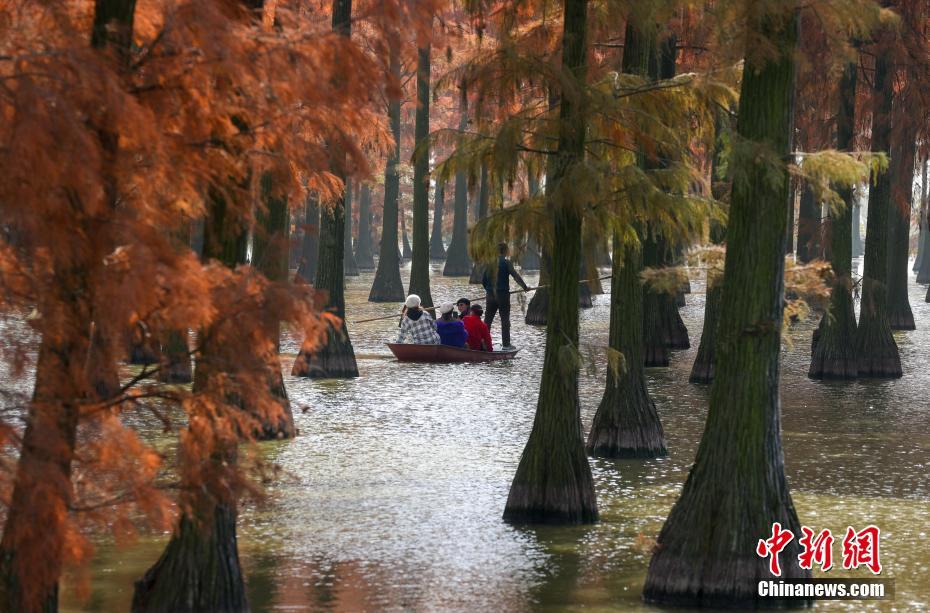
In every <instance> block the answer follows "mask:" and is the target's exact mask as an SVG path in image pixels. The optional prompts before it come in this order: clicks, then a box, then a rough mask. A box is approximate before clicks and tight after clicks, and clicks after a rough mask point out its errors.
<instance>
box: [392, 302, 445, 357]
mask: <svg viewBox="0 0 930 613" xmlns="http://www.w3.org/2000/svg"><path fill="white" fill-rule="evenodd" d="M440 340H441V339H440V338H439V334H437V333H436V322H435V321H433V318H432V317H430V315H429V314H428V313H427V312H426V311H424V310H423V309H421V308H420V297H419V296H417V295H416V294H410V295H409V296H407V300H405V301H404V314H403V316H401V318H400V333H399V334H398V335H397V342H398V343H414V344H416V345H438V344H439V341H440Z"/></svg>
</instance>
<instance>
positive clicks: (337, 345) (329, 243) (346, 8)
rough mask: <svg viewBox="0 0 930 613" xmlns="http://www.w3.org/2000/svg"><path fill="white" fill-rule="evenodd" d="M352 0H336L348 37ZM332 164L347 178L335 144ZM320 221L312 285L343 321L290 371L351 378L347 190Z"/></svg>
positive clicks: (336, 15) (339, 28) (338, 22)
mask: <svg viewBox="0 0 930 613" xmlns="http://www.w3.org/2000/svg"><path fill="white" fill-rule="evenodd" d="M351 17H352V0H333V30H334V31H335V32H338V33H339V34H341V35H342V36H345V37H347V38H348V37H349V35H350V31H351V30H350V28H351V23H352V21H351ZM333 149H334V151H333V155H332V160H331V162H330V166H331V168H332V172H333V174H334V175H336V176H337V177H339V178H340V179H342V181H343V182H345V181H346V178H347V176H346V168H345V164H346V161H345V152H344V151H339V150H337V149H338V148H337V147H333ZM320 217H321V223H320V262H319V266H318V267H317V271H316V281H315V282H314V284H313V286H314V287H315V288H316V289H317V290H318V291H325V292H326V293H327V301H326V304H327V308H328V309H329V310H330V311H331V312H332V313H334V314H335V315H336V316H337V317H338V318H339V319H340V320H341V323H340V324H339V326H338V327H330V328H329V331H328V332H327V339H326V341H327V342H326V344H325V345H323V346H322V347H319V348H310V349H312V350H308V348H301V350H300V353H299V354H298V355H297V359H296V360H294V366H293V368H292V369H291V374H292V375H293V376H295V377H310V378H313V379H349V378H352V377H357V376H358V365H357V364H356V361H355V350H354V349H353V348H352V341H351V340H350V339H349V330H348V328H347V327H346V321H345V318H346V301H345V275H344V274H343V270H342V265H343V261H344V256H343V253H342V250H343V246H344V242H343V240H344V239H343V237H344V232H345V193H343V195H342V198H337V200H336V201H335V202H334V203H332V204H331V205H330V206H327V207H325V208H324V210H323V211H322V214H321V216H320Z"/></svg>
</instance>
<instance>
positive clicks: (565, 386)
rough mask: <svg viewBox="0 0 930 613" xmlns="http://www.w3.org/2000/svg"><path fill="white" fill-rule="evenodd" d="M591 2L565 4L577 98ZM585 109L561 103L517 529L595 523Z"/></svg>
mask: <svg viewBox="0 0 930 613" xmlns="http://www.w3.org/2000/svg"><path fill="white" fill-rule="evenodd" d="M587 6H588V3H587V0H566V1H565V9H564V28H563V34H562V70H563V73H564V77H563V78H564V79H565V80H566V81H568V80H572V81H574V86H575V88H576V91H584V87H585V83H586V76H587V63H586V52H587V41H586V39H587V24H586V20H587ZM586 127H587V120H586V118H585V108H584V102H583V99H582V101H576V100H575V99H574V98H573V97H572V96H565V97H563V99H562V104H561V108H560V110H559V140H558V153H557V155H556V159H555V163H554V166H555V172H554V173H553V174H552V175H551V179H552V184H553V190H552V193H551V194H549V203H548V205H547V208H548V209H549V211H550V214H551V215H552V222H553V224H552V225H553V243H554V244H556V245H558V246H559V263H560V265H559V266H555V267H553V268H552V269H551V270H550V275H551V288H550V292H549V294H550V300H549V314H548V326H547V328H546V355H545V358H544V361H543V372H542V380H541V382H540V388H539V401H538V403H537V405H536V419H535V420H534V422H533V430H532V432H531V433H530V438H529V441H528V442H527V444H526V448H525V449H524V450H523V455H522V457H521V458H520V464H519V466H518V467H517V474H516V476H515V477H514V480H513V484H512V485H511V487H510V495H509V496H508V497H507V505H506V507H505V508H504V519H505V520H507V521H512V522H546V523H587V522H593V521H596V520H597V500H596V497H595V493H594V482H593V479H592V477H591V467H590V466H589V464H588V458H587V456H586V455H585V451H584V441H583V439H582V430H581V416H580V407H579V399H578V362H577V360H575V359H566V355H571V354H572V353H576V352H578V270H579V266H580V264H581V214H580V211H581V209H582V203H581V202H578V200H577V199H578V198H580V197H581V196H582V193H579V192H578V191H577V190H575V189H574V186H571V185H568V182H567V181H565V182H563V179H564V177H566V176H567V175H568V176H570V173H571V172H572V168H573V167H574V166H575V165H576V164H580V163H582V161H583V159H584V150H585V140H584V139H585V133H586V131H587V130H586Z"/></svg>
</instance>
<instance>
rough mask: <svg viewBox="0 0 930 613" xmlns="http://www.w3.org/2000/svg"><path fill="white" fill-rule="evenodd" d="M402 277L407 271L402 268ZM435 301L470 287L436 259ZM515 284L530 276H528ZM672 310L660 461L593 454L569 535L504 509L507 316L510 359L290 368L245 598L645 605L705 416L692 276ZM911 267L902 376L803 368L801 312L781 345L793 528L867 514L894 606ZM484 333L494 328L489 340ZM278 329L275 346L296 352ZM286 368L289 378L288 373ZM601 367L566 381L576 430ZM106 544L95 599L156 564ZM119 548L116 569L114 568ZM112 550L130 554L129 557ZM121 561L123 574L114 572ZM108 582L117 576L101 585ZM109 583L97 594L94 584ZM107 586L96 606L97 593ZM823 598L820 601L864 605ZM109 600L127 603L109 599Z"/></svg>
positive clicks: (532, 394)
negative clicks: (577, 519)
mask: <svg viewBox="0 0 930 613" xmlns="http://www.w3.org/2000/svg"><path fill="white" fill-rule="evenodd" d="M405 274H406V273H405ZM434 274H435V276H434V277H433V280H432V283H433V286H432V287H433V290H432V292H433V299H434V301H436V302H439V301H440V300H446V299H452V300H454V299H456V298H458V297H460V296H471V295H475V294H476V293H480V292H476V287H477V286H469V285H467V284H465V283H464V282H463V281H464V280H463V279H447V278H443V277H441V276H440V275H439V274H438V269H436V268H435V267H434ZM371 279H372V275H371V274H363V275H362V276H360V277H355V278H350V279H349V280H348V284H347V299H348V303H349V307H348V312H349V314H350V327H349V329H350V333H351V336H352V340H353V343H354V346H355V348H356V351H357V352H358V353H359V354H373V353H385V352H386V349H385V347H384V345H383V343H384V342H385V341H386V340H390V339H391V338H392V336H393V334H395V331H396V328H395V327H394V326H395V324H394V322H393V321H391V320H387V321H381V322H370V323H366V324H361V325H354V324H352V323H351V320H352V319H363V318H368V317H376V316H379V315H387V314H391V313H396V312H397V309H398V305H379V304H370V303H368V302H366V299H367V294H368V288H369V287H370V283H371ZM527 281H528V282H530V283H531V284H533V283H535V281H536V279H535V278H530V277H528V278H527ZM692 287H693V289H694V291H695V292H696V293H695V294H691V295H689V296H688V297H687V303H688V304H687V306H685V307H684V308H683V309H682V311H681V312H682V317H683V319H684V321H685V323H686V325H687V326H688V329H689V331H690V333H691V343H692V348H691V349H689V350H686V351H681V352H675V353H674V354H673V356H672V364H671V366H670V367H669V368H665V369H649V370H648V371H647V377H648V384H649V389H650V392H651V393H652V394H653V397H654V399H655V401H656V404H657V406H658V409H659V412H660V414H661V416H662V419H663V424H664V427H665V431H666V435H667V438H668V444H669V452H670V455H669V456H668V457H667V458H663V459H660V460H652V461H647V462H632V461H608V460H601V459H596V460H592V462H591V464H592V471H593V474H594V478H595V482H596V485H597V491H598V502H599V505H600V510H601V517H602V521H601V522H600V523H599V524H597V525H594V526H585V527H577V526H576V527H558V528H556V527H540V528H515V527H511V526H508V525H507V524H504V523H503V522H502V521H501V512H502V511H503V507H504V503H505V501H506V497H507V492H508V488H509V485H510V481H511V479H512V478H513V474H514V470H515V468H516V465H517V462H518V461H519V457H520V453H521V451H522V449H523V446H524V444H525V443H526V439H527V436H528V434H529V431H530V428H531V426H532V421H533V414H534V410H535V402H536V394H537V386H538V383H539V374H540V369H541V366H542V357H543V346H544V336H543V331H542V330H538V329H533V328H528V327H527V326H525V325H524V324H523V322H522V315H521V314H520V313H519V311H518V310H516V309H515V312H514V317H513V319H514V338H515V342H516V344H517V345H519V346H520V347H521V349H522V351H521V353H520V355H519V359H517V360H515V361H514V362H513V363H507V364H500V363H498V364H469V365H447V366H430V365H404V364H399V363H397V362H395V361H393V360H385V359H364V360H362V361H361V362H360V370H361V376H360V377H359V378H358V379H357V380H354V381H338V382H315V381H309V380H298V379H293V378H288V379H287V384H288V391H289V394H290V396H291V399H292V401H293V402H295V403H297V404H302V405H306V406H307V407H309V409H308V410H307V412H305V413H298V415H297V416H296V419H297V422H298V426H299V428H300V431H301V436H300V437H298V438H297V439H295V440H293V441H288V442H284V443H275V444H272V445H270V446H269V449H268V453H269V455H270V456H271V457H273V458H274V459H275V460H276V461H277V462H279V463H280V464H281V465H282V466H283V467H284V469H285V470H286V471H287V473H288V478H287V479H285V480H283V481H281V482H279V483H277V484H275V485H274V486H272V488H271V490H270V492H269V494H270V497H269V501H268V502H267V504H265V505H263V506H261V507H258V508H256V507H253V506H249V507H248V508H246V509H244V510H243V512H242V515H241V520H240V537H241V547H242V557H243V561H244V564H245V566H246V571H247V573H248V575H249V591H250V596H251V599H252V602H253V606H254V608H255V609H256V610H266V609H280V610H285V609H290V608H306V607H309V608H316V609H323V608H332V609H337V610H360V609H381V608H384V609H415V610H440V609H443V610H463V611H464V610H468V611H473V610H485V609H495V610H508V611H520V610H528V609H537V608H540V607H545V608H562V607H567V608H578V607H581V606H586V607H599V608H614V607H624V608H634V609H635V608H645V607H644V606H643V605H642V604H641V602H640V600H639V595H640V591H641V588H642V582H643V579H644V575H645V569H646V566H647V564H648V561H649V556H648V551H649V547H650V546H651V544H652V542H653V539H654V538H655V535H656V534H657V532H658V530H659V529H660V528H661V525H662V522H663V521H664V519H665V517H666V515H667V513H668V511H669V509H670V508H671V506H672V504H673V503H674V501H675V499H676V497H677V495H678V492H679V491H680V487H681V484H682V482H683V480H684V478H685V476H686V474H687V471H688V468H689V467H690V464H691V462H692V460H693V458H694V453H695V451H696V449H697V445H698V442H699V440H700V436H701V432H702V430H703V427H704V419H705V416H706V406H707V398H708V388H707V387H705V386H696V385H691V384H689V383H688V374H689V372H690V368H691V363H692V361H693V359H694V356H695V354H696V352H697V347H698V343H699V340H700V338H699V336H700V332H701V321H702V317H703V298H704V296H703V294H702V293H701V292H703V290H704V287H703V283H702V282H701V281H700V280H694V281H692ZM925 291H926V290H925V288H923V287H920V286H916V285H915V284H914V283H913V277H912V278H911V305H912V307H913V310H914V315H915V319H916V320H917V325H918V330H916V331H914V332H908V333H898V334H896V339H897V340H898V342H899V345H900V347H901V357H902V361H903V364H904V370H905V373H906V374H905V376H904V378H902V379H901V380H898V381H890V382H878V381H865V382H854V383H821V382H815V381H810V380H809V379H807V376H806V373H807V367H808V365H809V359H810V334H811V331H812V330H813V328H814V326H815V324H816V322H814V321H810V322H805V323H803V324H801V325H798V326H796V327H794V328H793V329H792V330H791V331H790V333H789V337H790V339H791V344H790V345H789V346H787V347H786V348H785V350H784V351H783V361H782V372H783V376H782V407H783V429H784V440H785V459H786V466H787V471H788V477H789V480H790V483H791V487H792V489H793V492H794V497H795V503H796V506H797V509H798V512H799V514H800V516H801V520H802V522H803V523H805V524H807V525H812V526H820V527H831V528H833V529H834V530H843V529H844V528H845V525H847V524H852V525H864V524H866V523H875V524H877V525H879V526H881V527H882V529H883V531H884V536H885V538H884V540H883V547H884V550H883V551H884V553H883V556H884V560H885V563H886V567H887V568H888V569H889V573H890V574H891V575H892V576H894V577H895V578H896V580H897V601H896V603H895V605H896V606H897V607H898V608H902V609H908V608H912V607H913V608H917V607H920V606H921V605H925V604H926V603H927V601H930V584H928V580H927V579H926V578H925V577H926V576H927V574H926V570H927V566H928V562H927V559H926V557H925V551H926V549H927V536H926V534H927V531H926V523H927V522H926V520H927V498H928V492H930V487H928V482H927V472H928V471H927V467H928V466H930V435H928V429H927V427H926V424H927V423H928V420H927V417H928V412H930V401H928V400H927V395H926V390H927V389H930V364H928V362H927V358H926V348H927V347H928V346H930V304H927V303H925V302H923V294H924V292H925ZM607 302H608V297H607V296H601V297H598V298H597V301H596V306H595V307H594V308H593V309H589V310H587V311H585V312H584V313H583V315H582V318H581V321H582V342H584V343H588V344H590V345H593V346H598V345H600V346H603V345H606V342H607V333H608V315H609V313H608V308H607V307H606V305H607ZM497 332H498V328H497V327H496V326H495V340H498V337H497V334H496V333H497ZM298 346H299V339H294V338H291V337H289V336H288V337H287V338H286V339H285V342H284V349H283V351H285V352H287V353H291V354H293V353H295V352H296V351H297V348H298ZM289 366H290V364H289V362H288V363H286V364H285V371H288V370H289ZM603 376H604V367H603V365H601V367H600V369H599V371H598V373H597V374H596V375H587V374H586V375H583V376H582V378H581V400H582V421H583V424H584V427H585V428H588V427H589V425H590V421H591V419H592V417H593V415H594V411H595V410H596V408H597V404H598V401H599V400H600V395H601V393H602V390H603V382H602V378H603ZM146 546H147V547H148V549H145V551H146V555H137V556H136V557H132V556H130V555H128V554H113V555H112V556H110V555H107V556H104V558H105V561H104V562H103V563H99V562H98V565H97V568H98V569H99V570H101V571H106V570H109V571H114V570H115V571H118V572H109V573H97V575H96V578H95V580H94V588H95V589H94V594H95V597H96V598H98V600H97V601H96V602H98V603H104V604H102V605H99V607H102V608H103V609H107V608H109V607H108V606H107V605H106V603H109V602H114V603H116V602H118V603H123V602H126V600H125V594H126V593H128V592H127V590H128V589H129V588H128V586H129V585H131V583H130V581H131V579H132V578H134V577H135V576H137V575H138V573H139V572H141V569H143V568H144V567H145V566H147V565H148V564H150V563H151V562H152V561H153V560H154V557H155V556H157V554H158V551H159V547H158V542H157V541H155V542H153V543H148V544H147V545H146ZM117 560H122V562H117ZM127 560H129V561H128V562H127ZM120 569H121V570H120ZM117 583H118V585H117ZM112 593H117V594H123V595H124V596H123V597H122V598H124V599H123V600H120V598H121V597H119V596H104V595H103V594H112ZM107 598H112V600H107ZM855 604H856V605H857V606H856V607H852V606H847V605H844V604H842V603H825V604H823V605H821V606H826V607H827V608H850V609H851V608H856V609H859V608H862V607H861V603H855ZM116 608H125V606H122V607H116Z"/></svg>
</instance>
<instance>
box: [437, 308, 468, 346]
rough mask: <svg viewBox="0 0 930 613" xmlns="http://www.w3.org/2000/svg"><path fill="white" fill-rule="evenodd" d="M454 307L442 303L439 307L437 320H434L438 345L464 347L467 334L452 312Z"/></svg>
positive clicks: (462, 324)
mask: <svg viewBox="0 0 930 613" xmlns="http://www.w3.org/2000/svg"><path fill="white" fill-rule="evenodd" d="M454 309H455V305H453V304H452V303H451V302H444V303H442V304H441V305H440V306H439V315H440V317H439V319H438V320H436V332H439V339H440V343H441V344H443V345H449V346H450V347H464V346H465V342H466V341H467V340H468V332H466V331H465V324H464V323H462V320H461V319H456V317H455V315H454V314H453V313H452V311H453V310H454Z"/></svg>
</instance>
